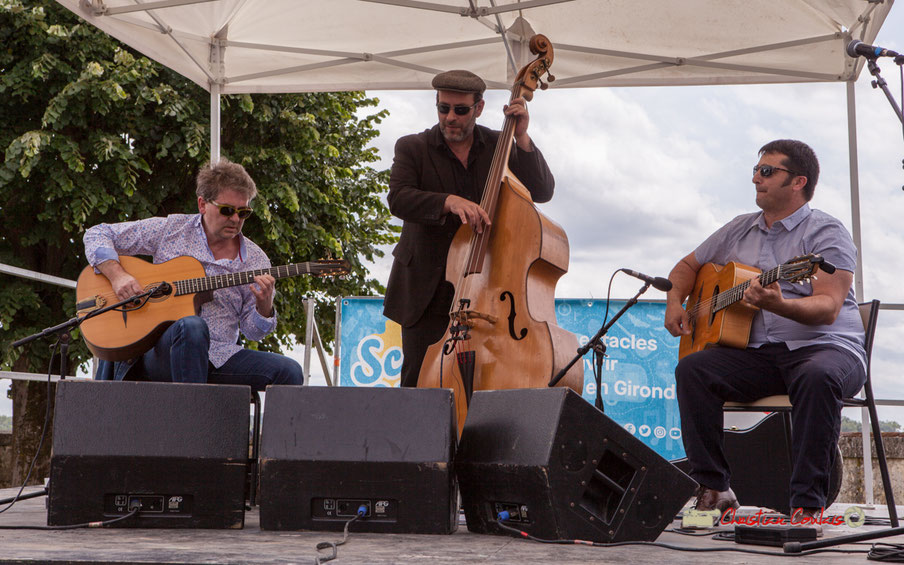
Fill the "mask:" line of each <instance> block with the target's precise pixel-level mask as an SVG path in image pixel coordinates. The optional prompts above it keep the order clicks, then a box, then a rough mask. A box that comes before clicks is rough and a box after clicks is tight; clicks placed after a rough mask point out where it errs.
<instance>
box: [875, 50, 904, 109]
mask: <svg viewBox="0 0 904 565" xmlns="http://www.w3.org/2000/svg"><path fill="white" fill-rule="evenodd" d="M898 59H901V60H900V61H899V60H898ZM895 63H897V64H898V65H901V64H904V57H895ZM866 68H867V69H869V74H871V75H873V76H874V77H876V80H874V81H872V82H871V83H870V84H872V85H873V88H879V89H881V90H882V92H884V93H885V97H886V98H887V99H888V103H889V104H891V107H892V109H893V110H894V111H895V115H896V116H898V119H899V120H900V121H901V124H902V125H904V114H902V113H901V108H900V106H898V103H897V102H896V101H895V97H894V96H893V95H892V93H891V91H890V90H888V83H886V82H885V79H884V78H882V75H881V74H879V73H880V72H881V69H880V68H879V65H878V64H876V58H875V57H867V58H866Z"/></svg>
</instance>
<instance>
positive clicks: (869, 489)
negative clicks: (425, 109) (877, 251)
mask: <svg viewBox="0 0 904 565" xmlns="http://www.w3.org/2000/svg"><path fill="white" fill-rule="evenodd" d="M855 86H856V82H855V81H852V80H849V81H847V82H846V83H845V88H846V89H847V117H848V169H849V170H850V174H851V232H852V233H851V236H852V237H853V238H854V245H855V246H856V247H857V266H856V267H855V271H854V294H855V296H856V297H857V302H863V245H862V239H861V237H860V169H859V167H858V164H857V104H856V98H855V95H854V90H855V88H854V87H855ZM868 421H869V412H868V411H867V408H866V407H865V406H864V407H863V408H861V409H860V436H861V438H862V439H863V494H864V497H865V500H866V503H867V504H872V503H873V464H872V461H873V459H872V446H871V445H870V427H869V425H868V424H867V422H868Z"/></svg>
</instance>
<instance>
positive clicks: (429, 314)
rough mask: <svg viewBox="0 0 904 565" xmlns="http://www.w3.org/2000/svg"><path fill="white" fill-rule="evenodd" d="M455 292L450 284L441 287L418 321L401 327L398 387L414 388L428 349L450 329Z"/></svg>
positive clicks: (443, 284)
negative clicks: (400, 360)
mask: <svg viewBox="0 0 904 565" xmlns="http://www.w3.org/2000/svg"><path fill="white" fill-rule="evenodd" d="M454 292H455V290H454V289H453V288H452V285H451V284H449V283H447V282H445V281H444V282H442V283H440V285H439V287H438V288H437V289H436V292H434V293H433V298H432V299H431V300H430V304H429V305H428V306H427V309H426V310H425V311H424V314H423V315H422V316H421V317H420V319H419V320H418V321H417V322H415V323H414V324H412V325H410V326H408V327H404V326H403V327H402V375H401V376H402V380H401V382H400V383H399V386H402V387H416V386H417V378H418V375H419V374H420V373H421V365H422V364H423V362H424V355H426V354H427V348H428V347H430V346H431V345H433V344H434V343H436V342H437V341H439V340H441V339H442V338H443V335H445V333H446V328H448V327H449V305H450V304H451V303H452V295H453V294H454ZM438 370H439V367H437V371H438Z"/></svg>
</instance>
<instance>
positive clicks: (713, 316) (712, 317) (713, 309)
mask: <svg viewBox="0 0 904 565" xmlns="http://www.w3.org/2000/svg"><path fill="white" fill-rule="evenodd" d="M717 296H719V285H716V286H715V287H713V296H712V298H710V299H709V308H707V310H708V311H709V323H708V324H706V325H707V326H711V325H713V320H715V319H716V297H717Z"/></svg>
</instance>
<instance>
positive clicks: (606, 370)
mask: <svg viewBox="0 0 904 565" xmlns="http://www.w3.org/2000/svg"><path fill="white" fill-rule="evenodd" d="M624 305H625V301H624V300H621V301H612V302H610V304H609V314H608V316H609V319H612V317H613V316H615V314H616V313H617V312H618V311H619V310H620V309H621V308H622V307H623V306H624ZM605 310H606V302H605V301H603V300H586V299H578V298H565V299H557V300H556V317H557V319H558V325H559V327H561V328H564V329H566V330H568V331H570V332H572V333H574V334H575V335H577V337H578V340H579V342H580V344H581V345H584V344H586V343H587V341H589V340H590V338H591V337H593V336H594V335H596V333H597V332H598V331H599V330H600V328H601V327H602V326H603V325H604V320H603V317H604V315H605ZM664 316H665V303H664V302H661V301H659V302H653V301H641V302H639V303H637V304H635V305H634V306H633V307H632V308H630V309H629V310H628V311H627V312H626V313H625V314H623V315H622V317H621V318H619V319H618V320H617V321H616V323H615V324H614V325H613V326H612V327H611V328H610V329H609V331H608V333H607V334H606V335H605V336H603V338H602V342H603V345H605V347H606V357H605V358H604V359H603V364H602V372H601V375H602V378H601V397H602V400H603V406H604V408H605V412H606V415H607V416H609V417H610V418H612V419H613V420H615V421H616V422H618V423H619V424H620V425H622V426H623V427H624V428H625V429H626V430H628V431H629V432H630V433H631V434H633V435H634V436H636V437H637V438H638V439H640V440H641V441H643V442H644V443H646V444H647V445H648V446H650V447H651V448H652V449H654V450H655V451H656V452H657V453H659V454H660V455H661V456H663V457H664V458H666V459H670V460H673V459H679V458H681V457H684V446H683V445H682V442H681V422H680V418H679V416H678V403H677V401H676V400H675V376H674V375H675V365H676V364H677V363H678V339H677V338H674V337H672V336H671V334H669V332H668V331H667V330H666V329H665V328H664V327H663V325H662V322H663V318H664ZM340 319H341V329H340V336H339V337H340V357H339V379H338V381H339V385H340V386H398V385H399V378H400V372H401V368H402V337H401V328H400V327H399V325H398V324H396V323H395V322H392V321H390V320H388V319H387V318H384V317H383V299H382V298H370V297H365V298H342V299H340ZM575 353H576V352H575ZM581 362H582V363H583V366H584V389H583V397H584V398H585V399H586V400H587V401H588V402H590V403H591V404H592V403H594V402H595V401H596V382H595V380H594V377H593V366H594V361H593V355H592V353H588V354H587V355H585V356H584V358H583V359H582V361H581Z"/></svg>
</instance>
